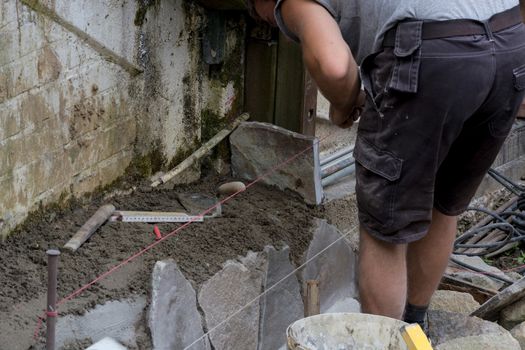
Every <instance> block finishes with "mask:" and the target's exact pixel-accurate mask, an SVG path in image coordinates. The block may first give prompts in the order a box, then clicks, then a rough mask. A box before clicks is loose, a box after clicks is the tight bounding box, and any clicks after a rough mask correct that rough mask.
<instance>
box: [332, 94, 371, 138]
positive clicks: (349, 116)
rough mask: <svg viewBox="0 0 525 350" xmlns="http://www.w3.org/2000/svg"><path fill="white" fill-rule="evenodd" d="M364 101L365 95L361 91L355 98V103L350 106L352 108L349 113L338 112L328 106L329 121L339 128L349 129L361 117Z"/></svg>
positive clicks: (338, 110)
mask: <svg viewBox="0 0 525 350" xmlns="http://www.w3.org/2000/svg"><path fill="white" fill-rule="evenodd" d="M365 101H366V97H365V93H364V91H363V90H361V91H360V92H359V94H358V96H357V98H356V101H355V103H353V104H352V107H351V108H350V109H349V111H345V110H340V109H337V108H335V107H334V106H333V105H330V112H329V117H330V120H331V121H332V123H334V124H335V125H337V126H338V127H340V128H343V129H348V128H350V127H351V126H352V125H353V124H354V122H355V121H357V120H358V119H359V117H360V116H361V113H362V112H363V109H364V107H365Z"/></svg>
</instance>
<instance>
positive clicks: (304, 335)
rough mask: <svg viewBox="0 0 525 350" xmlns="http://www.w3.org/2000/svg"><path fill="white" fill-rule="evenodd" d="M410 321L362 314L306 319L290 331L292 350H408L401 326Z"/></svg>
mask: <svg viewBox="0 0 525 350" xmlns="http://www.w3.org/2000/svg"><path fill="white" fill-rule="evenodd" d="M406 324H407V323H405V322H402V321H399V320H395V319H393V318H388V317H382V316H376V315H368V314H358V313H341V314H322V315H317V316H312V317H308V318H303V319H301V320H298V321H296V322H294V323H292V324H291V325H290V326H289V327H288V329H287V330H286V336H287V339H288V349H290V350H350V349H356V350H357V349H359V350H372V349H389V350H390V349H391V350H394V349H395V350H397V349H400V350H406V349H407V346H406V343H405V341H404V340H403V338H402V337H401V332H400V329H401V327H403V326H404V325H406Z"/></svg>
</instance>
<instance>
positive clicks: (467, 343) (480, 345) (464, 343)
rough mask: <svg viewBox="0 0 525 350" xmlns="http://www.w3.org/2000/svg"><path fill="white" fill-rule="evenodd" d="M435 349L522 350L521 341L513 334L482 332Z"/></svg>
mask: <svg viewBox="0 0 525 350" xmlns="http://www.w3.org/2000/svg"><path fill="white" fill-rule="evenodd" d="M434 349H435V350H480V349H483V350H520V349H521V348H520V344H519V342H518V341H517V340H516V339H514V338H512V336H511V335H501V334H481V335H476V336H471V337H463V338H456V339H454V340H451V341H448V342H446V343H444V344H440V345H438V346H436V347H435V348H434Z"/></svg>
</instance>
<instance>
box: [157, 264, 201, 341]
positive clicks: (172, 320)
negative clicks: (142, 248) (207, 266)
mask: <svg viewBox="0 0 525 350" xmlns="http://www.w3.org/2000/svg"><path fill="white" fill-rule="evenodd" d="M151 293H152V294H151V304H150V308H149V314H148V326H149V329H150V332H151V338H152V342H153V348H154V349H157V350H164V349H183V348H185V347H186V346H188V345H190V344H192V343H193V342H194V341H195V340H196V339H198V338H200V337H202V336H203V335H204V331H203V329H202V318H201V315H200V314H199V311H198V309H197V297H196V293H195V290H194V289H193V287H192V286H191V284H190V282H189V281H188V280H187V279H186V278H185V277H184V275H183V274H182V272H181V271H180V270H179V268H178V266H177V264H176V263H175V261H174V260H171V259H169V260H164V261H158V262H157V263H156V264H155V267H154V269H153V276H152V292H151ZM192 349H195V350H200V349H209V344H208V343H207V340H206V339H203V340H201V341H199V342H198V343H196V344H194V345H193V346H192Z"/></svg>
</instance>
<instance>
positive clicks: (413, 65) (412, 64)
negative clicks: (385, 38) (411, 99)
mask: <svg viewBox="0 0 525 350" xmlns="http://www.w3.org/2000/svg"><path fill="white" fill-rule="evenodd" d="M422 30H423V22H422V21H410V22H401V23H399V24H398V26H397V28H396V40H395V46H394V55H395V56H396V64H395V66H394V69H393V72H392V79H391V80H390V84H389V88H391V89H394V90H397V91H400V92H408V93H416V92H417V89H418V83H419V67H420V65H421V41H422V37H421V33H422Z"/></svg>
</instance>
